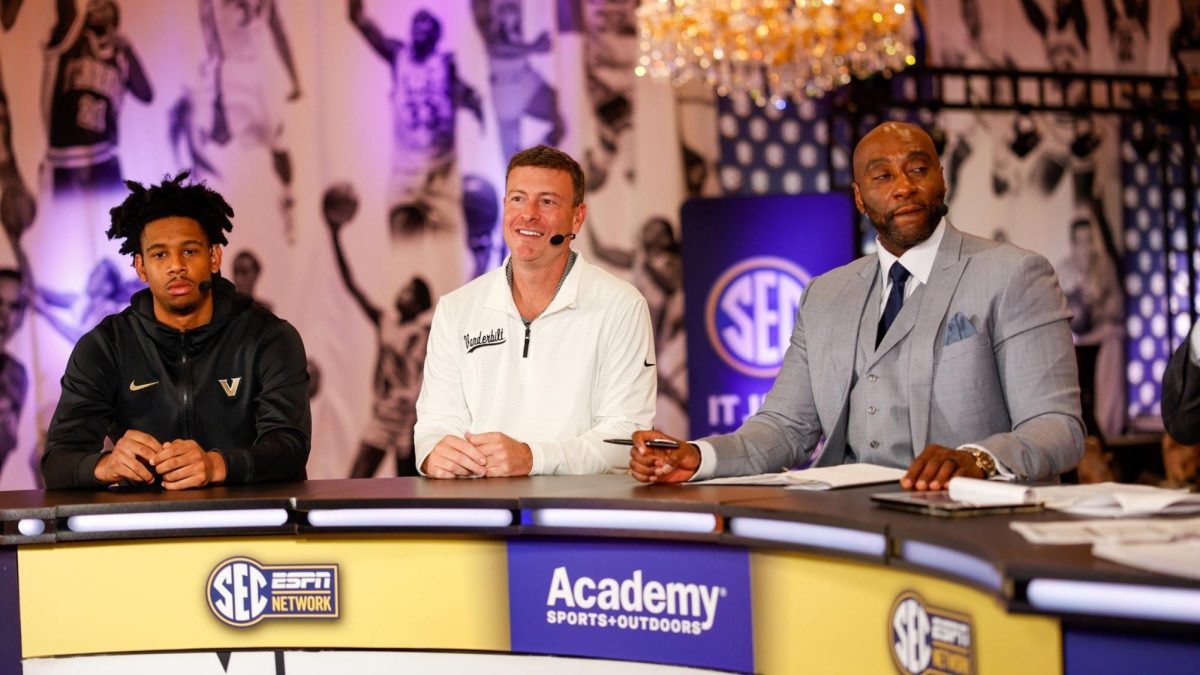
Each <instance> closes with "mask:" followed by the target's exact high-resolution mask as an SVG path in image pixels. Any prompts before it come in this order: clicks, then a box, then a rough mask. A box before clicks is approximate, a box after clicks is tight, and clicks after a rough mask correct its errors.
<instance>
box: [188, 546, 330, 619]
mask: <svg viewBox="0 0 1200 675" xmlns="http://www.w3.org/2000/svg"><path fill="white" fill-rule="evenodd" d="M206 590H207V593H206V595H207V596H208V607H209V609H211V610H212V613H213V614H214V615H215V616H216V617H217V618H218V619H220V620H221V621H222V622H224V623H226V624H228V625H230V626H234V627H236V628H246V627H248V626H253V625H255V624H257V623H258V622H260V621H262V620H263V619H336V618H338V616H339V603H338V566H337V565H331V564H318V565H263V564H261V563H259V562H258V561H257V560H254V559H252V558H245V557H234V558H229V559H228V560H224V561H222V562H221V563H219V564H218V565H217V566H216V567H215V568H213V571H212V573H211V574H209V576H208V585H207V589H206Z"/></svg>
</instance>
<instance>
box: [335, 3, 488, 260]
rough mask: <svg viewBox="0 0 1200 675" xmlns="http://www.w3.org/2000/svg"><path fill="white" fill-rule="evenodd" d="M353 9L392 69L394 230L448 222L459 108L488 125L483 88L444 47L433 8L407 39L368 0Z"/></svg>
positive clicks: (453, 200) (404, 232)
mask: <svg viewBox="0 0 1200 675" xmlns="http://www.w3.org/2000/svg"><path fill="white" fill-rule="evenodd" d="M349 9H350V22H351V23H353V24H354V26H355V28H357V29H358V30H359V32H360V33H362V36H363V38H365V39H366V41H367V44H369V45H370V46H371V49H373V50H374V51H375V53H376V54H378V55H379V57H380V58H382V59H383V60H384V61H386V62H387V63H388V66H389V67H390V70H391V76H392V92H391V100H392V136H393V143H394V148H393V151H392V175H391V178H390V187H389V194H388V221H389V228H390V232H391V234H392V236H393V237H402V236H408V235H413V234H416V233H420V232H428V231H433V230H439V229H445V228H448V227H449V226H450V224H451V223H453V222H458V220H459V218H460V215H459V214H460V209H461V205H460V191H461V189H462V186H461V184H460V180H461V179H460V178H459V176H458V167H457V161H456V158H455V154H454V139H455V113H456V112H457V110H458V108H460V107H462V108H466V109H467V110H469V111H471V113H473V114H474V116H475V118H476V119H477V120H478V121H479V124H480V125H482V124H483V106H482V104H481V101H480V98H479V94H478V93H477V92H476V91H475V90H474V89H473V88H472V87H470V86H469V85H467V84H466V83H464V82H463V81H462V80H460V79H459V78H458V73H457V69H456V66H455V61H454V55H453V54H448V53H444V52H441V51H439V49H438V43H439V41H440V40H441V37H442V24H441V22H440V21H438V19H437V18H436V17H435V16H434V15H433V14H431V13H430V12H429V11H428V10H425V9H421V10H418V11H417V13H416V14H414V15H413V18H412V26H411V29H410V34H409V41H408V42H403V41H401V40H398V39H396V38H394V37H390V36H388V35H386V34H385V33H384V32H383V30H382V29H381V28H380V27H379V25H378V24H377V23H375V22H374V21H373V20H372V19H371V18H370V17H368V16H367V15H366V12H365V11H364V9H363V3H362V0H349Z"/></svg>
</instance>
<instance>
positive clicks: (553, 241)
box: [550, 233, 575, 246]
mask: <svg viewBox="0 0 1200 675" xmlns="http://www.w3.org/2000/svg"><path fill="white" fill-rule="evenodd" d="M567 237H570V238H572V239H574V238H575V234H574V233H572V234H566V235H563V234H556V235H554V236H553V237H550V245H551V246H562V243H563V242H564V241H566V240H567Z"/></svg>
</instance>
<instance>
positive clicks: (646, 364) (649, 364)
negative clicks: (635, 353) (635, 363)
mask: <svg viewBox="0 0 1200 675" xmlns="http://www.w3.org/2000/svg"><path fill="white" fill-rule="evenodd" d="M642 365H643V366H645V367H647V368H649V367H650V366H652V365H654V364H653V363H650V362H649V361H647V360H646V359H642Z"/></svg>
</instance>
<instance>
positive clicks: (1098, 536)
mask: <svg viewBox="0 0 1200 675" xmlns="http://www.w3.org/2000/svg"><path fill="white" fill-rule="evenodd" d="M1009 526H1010V527H1012V529H1013V530H1015V531H1016V532H1017V533H1019V534H1020V535H1021V536H1022V537H1024V538H1025V540H1026V541H1028V542H1030V543H1032V544H1091V545H1092V555H1094V556H1096V557H1097V558H1104V559H1105V560H1111V561H1112V562H1115V563H1119V564H1121V565H1129V566H1130V567H1137V568H1138V569H1144V570H1149V571H1151V572H1158V573H1160V574H1174V575H1176V576H1181V577H1188V578H1191V579H1200V518H1155V519H1151V518H1141V519H1131V520H1068V521H1063V522H1057V523H1031V522H1014V523H1011V524H1010V525H1009Z"/></svg>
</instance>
